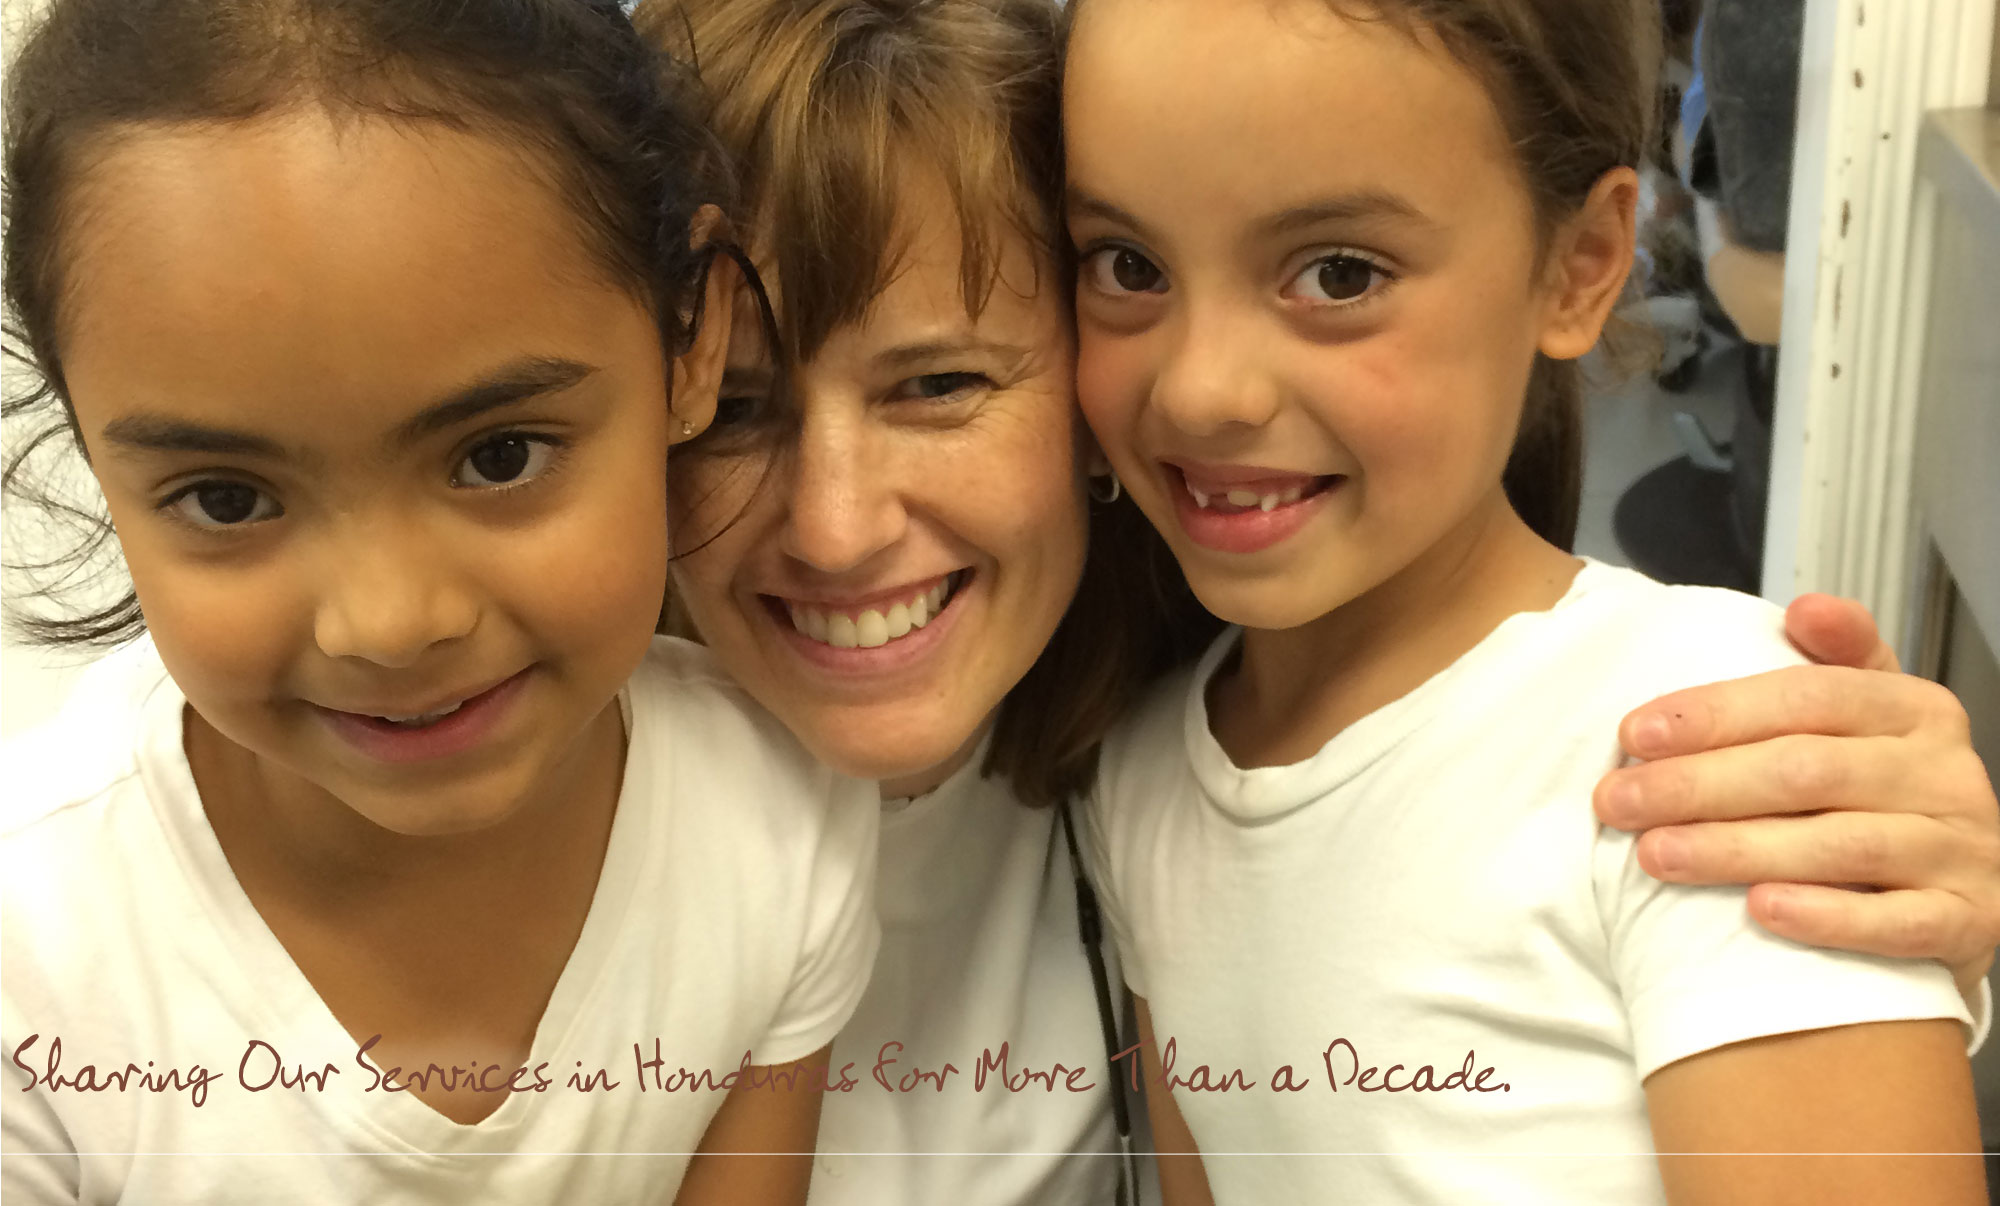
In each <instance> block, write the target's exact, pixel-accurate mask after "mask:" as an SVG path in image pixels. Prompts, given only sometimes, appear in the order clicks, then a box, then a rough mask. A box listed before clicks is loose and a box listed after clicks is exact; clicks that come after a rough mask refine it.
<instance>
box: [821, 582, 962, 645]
mask: <svg viewBox="0 0 2000 1206" xmlns="http://www.w3.org/2000/svg"><path fill="white" fill-rule="evenodd" d="M957 579H958V575H956V574H953V575H951V576H950V577H947V578H945V579H943V580H942V581H940V582H939V583H938V584H937V585H936V586H933V587H931V588H930V589H929V590H927V591H922V592H920V593H918V594H917V595H916V596H915V597H914V598H911V599H910V600H908V601H907V602H902V603H897V604H895V605H894V606H892V607H890V608H889V610H887V611H875V610H872V609H871V610H869V611H864V612H862V613H861V614H859V615H854V616H850V615H848V614H847V613H846V612H840V611H821V610H820V609H818V608H816V607H812V606H809V605H807V604H803V603H787V604H785V609H786V610H787V611H788V612H790V613H791V617H792V627H793V628H796V629H798V630H799V632H801V633H803V634H804V635H806V636H808V637H811V638H812V639H813V640H815V641H819V642H822V643H824V644H827V645H831V646H833V647H834V648H835V649H875V648H879V647H880V646H883V645H886V644H888V643H889V642H890V641H894V640H899V639H901V638H903V637H906V636H908V635H910V634H911V633H912V632H915V631H916V630H917V629H919V628H922V627H923V626H924V625H926V624H928V623H930V622H931V620H933V619H934V618H936V616H937V614H938V613H939V612H941V611H943V610H944V606H945V604H946V603H947V602H949V601H950V600H951V596H952V593H953V591H954V590H955V588H956V584H957Z"/></svg>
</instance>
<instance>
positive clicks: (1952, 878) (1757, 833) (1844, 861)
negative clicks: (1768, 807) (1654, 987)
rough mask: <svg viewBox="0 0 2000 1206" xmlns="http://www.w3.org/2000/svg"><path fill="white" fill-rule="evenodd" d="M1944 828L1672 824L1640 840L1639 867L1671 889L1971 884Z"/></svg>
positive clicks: (1853, 822)
mask: <svg viewBox="0 0 2000 1206" xmlns="http://www.w3.org/2000/svg"><path fill="white" fill-rule="evenodd" d="M1962 845H1963V843H1961V842H1960V841H1959V840H1958V833H1957V831H1956V830H1954V829H1953V828H1952V827H1951V826H1949V825H1943V824H1939V823H1938V822H1936V821H1932V820H1928V819H1926V818H1923V817H1912V816H1906V815H1904V814H1902V813H1875V814H1871V813H1853V812H1835V813H1826V814H1824V815H1821V816H1813V817H1759V818H1757V819H1754V820H1748V821H1735V822H1731V823H1729V824H1710V825H1676V826H1672V827H1670V828H1666V829H1654V830H1651V831H1649V832H1647V833H1643V834H1641V835H1640V836H1639V866H1640V868H1641V869H1642V870H1644V871H1645V872H1646V874H1648V875H1651V876H1652V877H1653V878H1655V879H1660V880H1665V881H1666V882H1668V883H1676V884H1757V883H1765V882H1769V881H1775V880H1782V881H1785V882H1788V883H1805V884H1830V885H1836V886H1854V885H1860V886H1864V887H1869V888H1879V889H1889V890H1893V889H1896V888H1918V887H1922V888H1938V889H1943V890H1946V891H1952V890H1956V889H1957V888H1959V887H1960V886H1961V885H1964V886H1968V887H1969V885H1971V884H1972V883H1974V882H1975V877H1976V875H1977V874H1978V873H1979V872H1980V871H1982V870H1984V868H1983V867H1980V866H1977V865H1976V864H1975V860H1973V859H1972V858H1971V857H1970V856H1969V855H1968V854H1967V853H1966V852H1965V851H1963V850H1962V849H1960V847H1961V846H1962Z"/></svg>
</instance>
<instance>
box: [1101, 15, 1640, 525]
mask: <svg viewBox="0 0 2000 1206" xmlns="http://www.w3.org/2000/svg"><path fill="white" fill-rule="evenodd" d="M1324 2H1325V3H1328V4H1330V5H1332V6H1333V8H1334V9H1335V10H1336V11H1338V12H1339V13H1340V14H1341V15H1342V16H1345V17H1349V18H1351V19H1354V20H1363V21H1387V22H1389V23H1391V24H1392V25H1395V26H1397V27H1399V28H1401V29H1403V30H1404V31H1405V32H1407V33H1409V34H1410V35H1411V36H1413V37H1417V36H1424V35H1428V36H1430V37H1434V38H1436V39H1437V40H1438V42H1440V43H1441V44H1442V45H1443V46H1444V48H1445V49H1446V50H1447V51H1448V52H1449V53H1450V54H1451V55H1452V56H1453V57H1454V58H1455V59H1457V60H1458V61H1459V62H1460V63H1462V64H1464V65H1465V67H1466V68H1467V69H1468V70H1470V71H1472V72H1473V73H1474V74H1475V75H1477V76H1478V77H1479V78H1480V80H1481V82H1482V83H1484V84H1485V86H1486V91H1487V94H1488V95H1489V96H1490V97H1491V98H1492V99H1493V103H1494V106H1495V107H1496V108H1497V109H1498V110H1499V112H1500V118H1501V121H1502V123H1503V124H1504V126H1505V129H1506V131H1507V134H1508V136H1509V137H1510V139H1511V140H1512V142H1513V146H1514V151H1515V157H1516V161H1517V162H1518V163H1519V164H1520V169H1521V175H1522V178H1523V179H1524V181H1525V182H1526V184H1527V187H1528V191H1529V193H1530V195H1531V196H1532V197H1533V198H1534V202H1535V214H1536V219H1537V221H1538V223H1539V225H1540V228H1541V229H1540V234H1541V235H1542V237H1543V238H1544V240H1546V239H1547V237H1548V235H1549V234H1550V233H1551V232H1552V231H1553V230H1554V228H1555V227H1556V226H1557V225H1558V224H1559V223H1560V222H1562V221H1563V219H1565V218H1567V217H1569V216H1570V215H1571V214H1573V213H1575V212H1576V211H1577V210H1578V209H1579V208H1580V207H1581V206H1582V205H1583V203H1584V201H1585V200H1586V199H1587V198H1588V197H1589V196H1590V193H1591V190H1592V189H1593V188H1595V187H1596V185H1597V182H1598V181H1599V180H1600V179H1602V178H1603V176H1604V174H1605V173H1606V172H1609V171H1611V170H1612V169H1614V168H1618V167H1632V168H1636V167H1638V166H1639V165H1640V164H1641V163H1643V162H1644V160H1645V157H1646V154H1647V151H1648V150H1649V149H1650V148H1651V146H1652V141H1651V139H1652V130H1653V124H1654V121H1655V119H1656V117H1657V114H1658V103H1659V102H1658V99H1657V95H1656V91H1657V87H1658V83H1657V80H1658V75H1659V65H1660V6H1659V3H1658V0H1324ZM1087 7H1088V5H1087V4H1085V3H1084V0H1070V4H1069V9H1068V14H1067V16H1068V20H1069V23H1070V26H1069V27H1071V28H1073V27H1074V24H1075V22H1076V21H1077V19H1078V14H1079V11H1080V10H1081V9H1084V8H1087ZM1065 34H1067V29H1066V30H1065ZM1329 120H1338V117H1337V115H1334V116H1330V118H1329ZM1611 334H1612V335H1613V336H1614V337H1615V336H1616V335H1617V334H1618V331H1617V330H1616V327H1615V326H1614V328H1613V330H1612V332H1611ZM1503 480H1504V482H1505V485H1506V489H1507V498H1508V500H1509V501H1510V502H1512V503H1513V505H1514V509H1515V510H1516V511H1517V512H1519V513H1520V516H1521V518H1522V519H1523V520H1525V521H1526V522H1527V524H1528V526H1529V527H1531V528H1533V529H1534V530H1535V532H1536V533H1537V534H1538V535H1540V536H1541V537H1542V538H1543V539H1544V540H1547V541H1548V542H1549V543H1551V544H1554V545H1556V546H1557V547H1559V548H1563V549H1568V548H1570V547H1571V546H1572V545H1573V544H1574V543H1575V541H1576V520H1577V510H1578V506H1579V504H1580V501H1581V498H1582V487H1583V369H1582V366H1581V365H1579V364H1577V363H1576V362H1574V361H1561V360H1552V359H1550V358H1549V357H1547V356H1537V357H1536V359H1535V367H1534V372H1533V374H1532V376H1531V378H1530V380H1529V385H1528V393H1527V399H1526V404H1525V405H1524V406H1523V408H1522V412H1521V428H1520V431H1519V433H1518V434H1517V435H1516V436H1515V440H1514V450H1513V453H1512V455H1511V456H1510V457H1509V458H1508V461H1507V469H1506V473H1505V476H1504V479H1503Z"/></svg>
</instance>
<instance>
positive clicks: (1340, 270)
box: [1287, 254, 1391, 305]
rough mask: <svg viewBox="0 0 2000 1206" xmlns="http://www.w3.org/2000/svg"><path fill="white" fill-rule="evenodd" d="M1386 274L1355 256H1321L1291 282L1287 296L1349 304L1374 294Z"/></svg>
mask: <svg viewBox="0 0 2000 1206" xmlns="http://www.w3.org/2000/svg"><path fill="white" fill-rule="evenodd" d="M1389 279H1391V278H1390V276H1389V273H1388V272H1387V271H1386V270H1384V269H1383V268H1382V266H1381V265H1380V264H1377V263H1376V262H1375V261H1373V260H1370V259H1366V258H1364V257H1362V256H1358V255H1347V254H1341V255H1328V256H1321V257H1320V258H1319V259H1317V260H1314V261H1313V262H1312V263H1310V264H1307V265H1306V268H1305V271H1303V272H1301V273H1299V274H1298V276H1296V277H1294V278H1293V280H1292V285H1291V288H1290V289H1288V290H1287V292H1288V293H1291V294H1293V295H1294V296H1296V297H1299V298H1301V299H1303V300H1305V301H1310V302H1330V303H1333V304H1335V305H1342V304H1352V303H1354V302H1358V301H1361V300H1362V299H1363V298H1366V297H1367V296H1368V295H1369V294H1370V293H1372V292H1375V291H1376V289H1377V284H1378V282H1385V281H1388V280H1389Z"/></svg>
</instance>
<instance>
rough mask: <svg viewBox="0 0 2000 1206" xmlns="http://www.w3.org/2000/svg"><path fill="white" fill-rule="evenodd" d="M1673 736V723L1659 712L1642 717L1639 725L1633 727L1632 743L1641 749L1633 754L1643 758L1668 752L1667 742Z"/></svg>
mask: <svg viewBox="0 0 2000 1206" xmlns="http://www.w3.org/2000/svg"><path fill="white" fill-rule="evenodd" d="M1673 735H1674V726H1673V722H1672V721H1670V720H1668V719H1667V718H1666V717H1665V716H1662V715H1660V714H1659V713H1658V712H1652V713H1649V714H1647V715H1645V716H1642V717H1640V718H1639V723H1637V724H1635V725H1633V726H1632V743H1633V744H1634V745H1636V746H1638V747H1639V748H1638V749H1635V750H1633V751H1632V752H1633V753H1635V754H1638V755H1640V756H1641V757H1644V756H1646V755H1648V754H1657V753H1661V752H1663V751H1665V750H1666V748H1667V742H1668V741H1670V740H1671V739H1672V738H1673Z"/></svg>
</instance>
